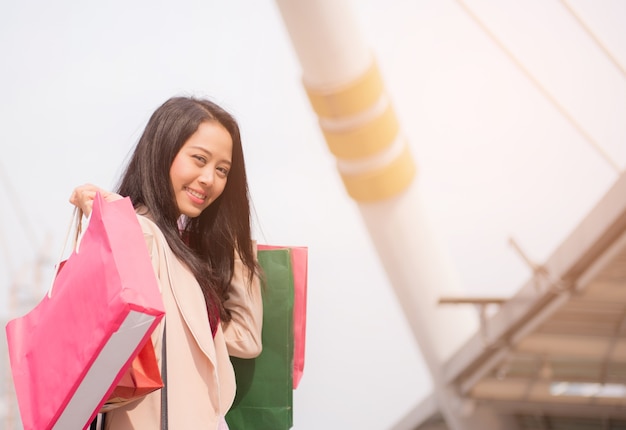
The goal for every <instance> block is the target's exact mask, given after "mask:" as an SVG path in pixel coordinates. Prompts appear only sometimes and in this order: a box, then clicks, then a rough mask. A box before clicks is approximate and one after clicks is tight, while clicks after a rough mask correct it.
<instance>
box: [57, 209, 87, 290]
mask: <svg viewBox="0 0 626 430" xmlns="http://www.w3.org/2000/svg"><path fill="white" fill-rule="evenodd" d="M82 218H83V210H82V209H79V208H77V207H74V210H73V211H72V218H71V219H70V223H69V225H68V226H67V231H66V232H65V239H63V246H62V247H61V253H60V254H59V258H58V259H57V264H55V265H54V274H53V276H52V283H51V285H50V288H48V298H51V297H52V288H53V287H54V280H55V279H56V277H57V275H58V274H59V270H60V269H61V262H62V260H63V255H65V248H66V247H67V241H68V239H69V237H70V233H71V232H72V228H75V230H76V231H75V233H74V244H73V249H74V251H76V252H78V250H79V247H80V240H81V238H82V222H81V221H82ZM87 221H89V218H88V219H87Z"/></svg>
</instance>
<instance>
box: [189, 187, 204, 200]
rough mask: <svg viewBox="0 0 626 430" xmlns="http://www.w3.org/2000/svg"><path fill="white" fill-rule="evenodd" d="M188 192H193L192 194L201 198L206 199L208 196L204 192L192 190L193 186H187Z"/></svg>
mask: <svg viewBox="0 0 626 430" xmlns="http://www.w3.org/2000/svg"><path fill="white" fill-rule="evenodd" d="M187 192H189V194H191V195H192V196H195V197H197V198H199V199H203V200H204V199H205V198H206V196H205V195H204V194H200V193H197V192H195V191H194V190H192V189H191V188H187Z"/></svg>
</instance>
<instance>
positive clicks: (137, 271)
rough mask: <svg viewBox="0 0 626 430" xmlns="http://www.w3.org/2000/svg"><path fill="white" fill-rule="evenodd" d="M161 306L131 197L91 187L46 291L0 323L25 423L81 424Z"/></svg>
mask: <svg viewBox="0 0 626 430" xmlns="http://www.w3.org/2000/svg"><path fill="white" fill-rule="evenodd" d="M164 313H165V310H164V306H163V302H162V299H161V294H160V290H159V286H158V283H157V280H156V276H155V274H154V271H153V268H152V263H151V260H150V256H149V253H148V250H147V248H146V243H145V241H144V237H143V233H142V231H141V227H140V226H139V223H138V220H137V216H136V214H135V211H134V209H133V206H132V204H131V202H130V199H128V198H124V199H121V200H117V201H114V202H110V203H109V202H105V201H104V199H103V198H102V197H101V196H100V194H97V195H96V198H95V200H94V205H93V212H92V214H91V218H90V221H89V225H88V227H87V228H86V230H85V232H84V234H83V236H82V239H81V241H80V246H79V247H78V249H77V250H75V251H73V252H72V254H71V255H70V256H69V258H68V259H67V261H65V264H64V265H63V268H62V270H59V272H58V273H57V275H56V277H55V279H54V282H53V286H52V288H51V289H50V291H49V293H48V294H47V295H46V297H44V298H43V299H42V300H41V302H40V303H39V304H38V305H37V306H36V307H35V308H34V309H32V310H31V311H30V312H29V313H28V314H26V315H24V316H22V317H20V318H16V319H13V320H11V321H9V323H8V324H7V326H6V332H7V341H8V346H9V358H10V362H11V371H12V374H13V381H14V384H15V391H16V394H17V400H18V404H19V408H20V414H21V418H22V424H23V425H24V429H25V430H31V429H34V430H47V429H53V428H54V429H84V428H85V427H86V426H87V425H88V424H89V423H90V422H91V421H92V419H93V418H94V417H95V416H96V414H97V412H98V411H99V409H100V408H101V407H102V405H103V404H104V402H105V401H106V400H107V399H108V398H109V395H110V394H111V393H112V391H113V389H114V388H115V386H116V384H117V382H118V381H119V379H120V378H121V377H122V376H123V374H124V372H125V370H126V369H127V368H128V367H129V366H130V363H131V361H132V360H133V358H134V356H135V355H136V354H137V353H138V352H139V350H140V349H141V348H142V346H143V345H144V344H145V342H146V341H147V340H148V338H149V336H150V334H151V333H152V331H153V330H154V328H155V327H156V325H157V324H158V323H159V321H160V320H161V319H162V317H163V315H164Z"/></svg>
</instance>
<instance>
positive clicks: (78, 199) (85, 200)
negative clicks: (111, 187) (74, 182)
mask: <svg viewBox="0 0 626 430" xmlns="http://www.w3.org/2000/svg"><path fill="white" fill-rule="evenodd" d="M98 191H99V192H100V195H101V196H102V197H103V198H104V200H105V201H107V202H112V201H115V200H119V199H121V198H122V196H120V195H119V194H115V193H112V192H110V191H107V190H104V189H102V188H99V187H96V186H95V185H92V184H84V185H80V186H78V187H76V188H74V191H73V192H72V195H71V196H70V203H71V204H73V205H74V206H76V207H77V208H79V209H82V211H83V213H84V214H85V216H89V214H91V208H92V207H93V200H94V199H95V198H96V192H98Z"/></svg>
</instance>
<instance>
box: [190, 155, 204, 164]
mask: <svg viewBox="0 0 626 430" xmlns="http://www.w3.org/2000/svg"><path fill="white" fill-rule="evenodd" d="M191 158H194V159H196V160H197V161H199V162H200V163H202V164H206V157H204V156H202V155H192V156H191Z"/></svg>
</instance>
